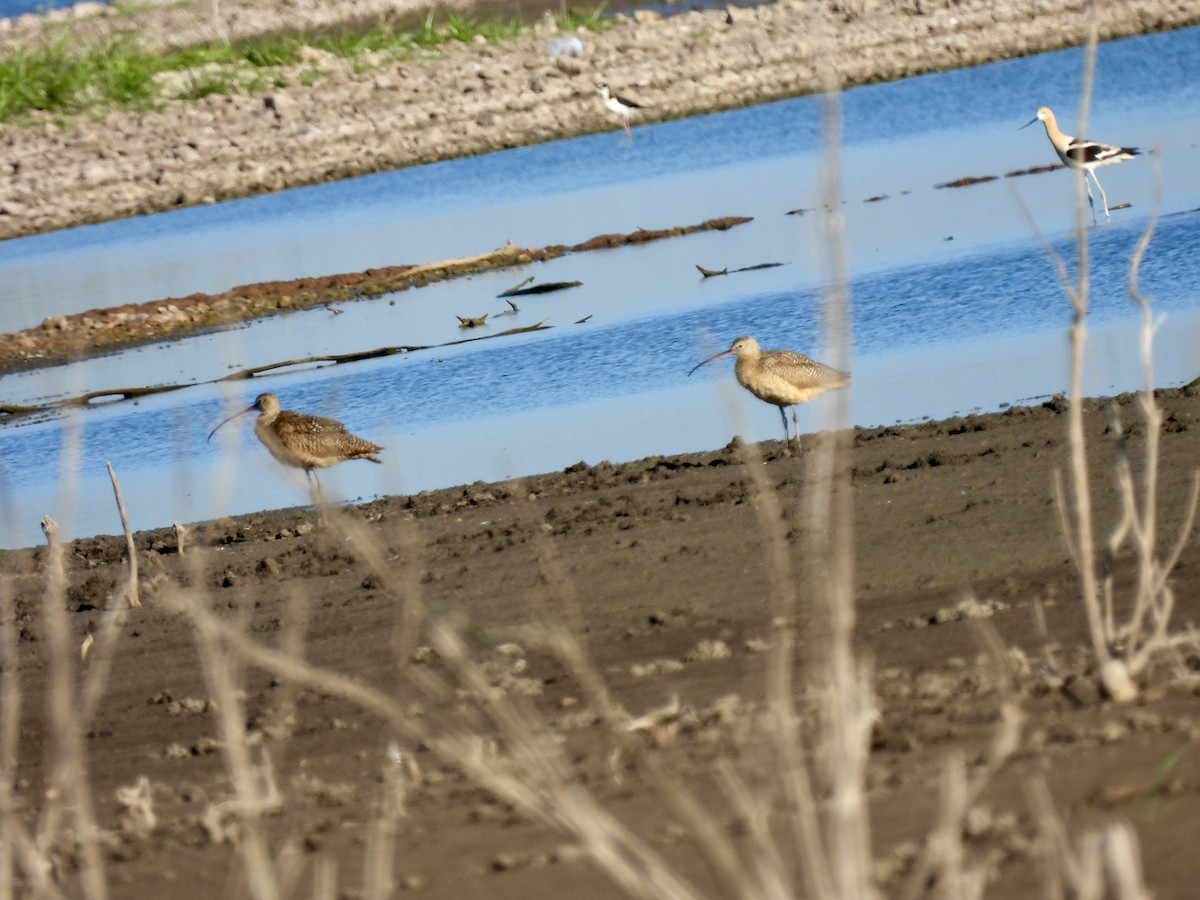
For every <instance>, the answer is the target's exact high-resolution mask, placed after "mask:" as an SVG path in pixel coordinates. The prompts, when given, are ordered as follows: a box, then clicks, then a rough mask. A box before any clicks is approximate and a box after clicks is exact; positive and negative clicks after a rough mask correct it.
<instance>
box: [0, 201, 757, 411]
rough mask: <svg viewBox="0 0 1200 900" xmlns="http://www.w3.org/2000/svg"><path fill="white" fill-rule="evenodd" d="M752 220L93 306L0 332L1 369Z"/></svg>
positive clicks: (2, 371)
mask: <svg viewBox="0 0 1200 900" xmlns="http://www.w3.org/2000/svg"><path fill="white" fill-rule="evenodd" d="M749 221H751V220H750V219H749V218H747V217H745V216H724V217H722V218H717V219H708V220H706V221H704V222H700V223H698V224H695V225H680V226H677V227H675V228H669V229H645V228H643V229H639V230H637V231H634V232H630V233H629V234H600V235H596V236H595V237H593V238H590V239H588V240H586V241H582V242H580V243H578V244H572V245H567V244H551V245H549V246H546V247H530V248H526V247H518V246H516V245H515V244H513V243H512V242H511V241H510V242H509V244H508V245H507V246H505V247H501V248H500V249H498V250H494V251H492V252H490V253H483V254H480V255H478V256H472V257H465V258H462V259H450V260H442V261H440V262H431V263H423V264H421V265H405V266H385V267H382V268H378V269H367V270H366V271H364V272H349V273H344V274H337V275H325V276H321V277H313V278H295V279H291V280H288V281H268V282H260V283H257V284H248V285H238V286H237V287H233V288H230V289H229V290H227V291H222V292H221V293H220V294H202V293H197V294H190V295H188V296H187V297H182V298H175V297H168V298H165V299H162V300H151V301H148V302H146V303H138V304H132V303H130V304H125V305H124V306H117V307H111V308H108V309H92V310H87V311H86V312H81V313H75V314H73V315H70V316H50V317H49V318H47V319H45V320H44V321H43V322H42V324H41V325H39V326H37V327H36V328H27V329H25V330H23V331H18V332H14V333H10V334H0V375H4V374H6V373H9V372H18V371H23V370H26V369H33V368H38V367H41V366H54V365H63V364H65V363H69V362H71V361H72V360H76V359H82V358H85V357H91V356H97V355H102V354H104V353H112V352H115V351H117V350H124V349H128V348H130V347H137V346H142V345H145V344H152V343H157V342H159V341H167V340H173V339H177V338H182V337H189V336H191V335H196V334H205V333H208V332H212V331H217V330H219V329H221V328H225V327H229V326H231V325H234V324H237V323H241V322H248V321H251V320H253V319H261V318H265V317H267V316H272V315H279V314H288V313H291V312H295V311H298V310H303V309H313V308H314V307H317V306H327V307H329V306H331V305H333V304H340V303H344V302H347V301H350V300H363V299H370V298H373V297H381V296H383V295H384V294H391V293H398V292H400V291H407V290H409V289H410V288H418V287H422V286H424V285H427V284H433V283H435V282H438V281H445V280H447V279H450V278H459V277H462V276H464V275H469V274H472V273H474V272H484V271H489V270H493V269H504V268H517V267H520V266H525V265H528V264H529V263H533V262H544V261H546V260H549V259H556V258H558V257H560V256H564V255H566V254H568V253H586V252H588V251H591V250H604V249H609V248H612V247H619V246H623V245H626V244H643V243H647V242H650V241H659V240H664V239H666V238H672V237H680V236H682V235H686V234H694V233H695V232H697V231H727V230H729V229H730V228H734V227H736V226H737V225H742V224H745V223H746V222H749ZM485 318H486V317H485ZM479 324H482V323H479ZM518 330H525V329H518ZM493 336H499V335H493ZM387 349H389V350H392V351H394V352H402V351H407V350H423V349H427V348H426V347H424V346H416V345H414V346H405V347H394V348H387ZM365 352H367V353H369V352H372V351H365ZM375 355H383V354H382V353H375ZM30 411H32V409H29V408H23V407H13V406H5V405H4V404H0V414H4V413H8V414H9V415H16V414H20V413H23V412H30Z"/></svg>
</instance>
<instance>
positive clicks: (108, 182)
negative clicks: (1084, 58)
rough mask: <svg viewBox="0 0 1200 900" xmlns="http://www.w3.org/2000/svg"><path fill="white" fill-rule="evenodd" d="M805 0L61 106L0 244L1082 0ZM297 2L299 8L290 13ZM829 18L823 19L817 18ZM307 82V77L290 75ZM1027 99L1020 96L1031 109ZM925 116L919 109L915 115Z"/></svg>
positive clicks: (682, 107) (882, 63) (1134, 22)
mask: <svg viewBox="0 0 1200 900" xmlns="http://www.w3.org/2000/svg"><path fill="white" fill-rule="evenodd" d="M312 6H313V9H312V10H311V11H305V12H303V13H302V15H303V16H304V17H305V18H303V19H301V18H298V16H299V15H301V13H297V12H296V10H297V7H296V6H295V4H293V3H291V2H290V0H289V2H283V0H279V2H275V3H272V4H257V3H253V2H250V0H239V2H229V0H227V2H225V3H223V4H222V5H221V10H222V19H223V29H224V31H225V33H226V34H228V35H230V36H237V35H239V34H248V33H262V32H266V31H272V30H277V29H280V28H286V27H294V26H295V25H296V24H309V25H316V24H328V23H329V22H330V21H336V20H338V19H359V20H361V19H364V18H370V17H372V16H377V15H380V14H384V13H385V12H386V11H387V10H389V9H392V8H393V6H392V5H391V4H384V3H379V2H374V0H372V2H366V0H360V2H342V3H335V4H324V3H321V4H312ZM810 7H811V4H808V3H805V2H803V0H781V2H777V3H774V4H771V5H768V6H763V7H759V8H757V9H753V10H739V9H731V10H730V11H729V12H726V11H709V12H689V13H686V14H682V15H678V16H672V17H669V18H666V19H658V18H655V17H652V16H644V15H642V16H638V17H637V20H636V21H635V20H634V19H631V18H625V19H623V20H622V21H621V24H620V25H619V26H618V27H616V28H613V29H611V30H609V31H607V32H605V33H603V34H591V33H583V34H581V35H580V36H581V38H582V39H583V42H584V47H585V49H584V53H583V54H582V55H581V56H579V57H569V58H557V59H552V58H550V56H549V55H548V54H547V52H546V45H547V40H548V38H549V37H550V36H551V35H550V33H549V32H547V31H545V30H541V31H538V32H537V33H535V34H532V35H530V36H528V37H525V38H522V39H518V40H514V41H511V42H507V43H504V44H502V45H498V46H491V45H488V44H486V43H484V44H476V45H470V46H468V45H461V44H460V45H455V46H451V47H448V48H446V49H445V50H444V51H442V52H439V53H438V55H437V56H436V57H433V58H430V59H425V60H419V61H411V62H403V63H389V64H386V65H383V66H381V67H380V68H378V69H375V70H373V71H369V72H363V73H355V72H353V71H352V70H351V68H350V66H349V64H348V63H346V62H345V61H341V60H338V59H336V58H333V57H326V56H321V55H317V54H313V55H312V56H311V57H310V58H309V59H308V60H306V62H305V63H304V64H303V65H301V66H297V67H295V68H293V69H290V70H287V71H283V72H281V73H279V74H280V77H281V79H282V80H283V82H284V83H286V85H287V86H286V87H283V88H280V89H278V90H271V91H270V92H269V93H257V94H245V95H235V96H210V97H207V98H204V99H202V100H199V101H195V102H188V103H178V104H176V105H173V106H171V107H170V108H168V109H166V110H164V111H162V112H158V113H153V114H133V113H126V112H113V113H110V114H109V115H107V116H106V117H104V118H103V119H102V120H99V121H92V120H91V119H90V118H89V117H88V116H78V117H75V118H74V119H71V120H69V121H67V122H65V123H63V126H60V124H59V123H58V119H57V117H46V121H45V123H44V124H43V125H41V126H37V127H18V126H15V125H6V126H3V128H2V129H0V146H2V147H3V148H4V162H5V165H4V166H3V171H2V172H0V238H8V237H13V236H17V235H23V234H31V233H34V232H40V231H47V230H51V229H55V228H63V227H67V226H71V225H79V224H83V223H88V222H97V221H102V220H106V219H113V218H120V217H124V216H129V215H135V214H140V213H149V212H156V211H161V210H165V209H172V208H175V207H179V206H188V205H193V204H198V203H210V202H213V201H216V200H222V199H227V198H231V197H241V196H246V195H250V194H257V193H263V192H269V191H275V190H280V189H282V188H286V187H292V186H296V185H302V184H310V183H315V182H322V181H329V180H333V179H338V178H344V177H348V176H352V175H359V174H364V173H368V172H378V171H383V170H388V169H393V168H396V167H400V166H407V165H413V164H415V163H421V162H428V161H431V160H437V159H447V158H452V157H456V156H462V155H468V154H475V153H484V152H487V151H491V150H496V149H500V148H505V147H515V146H520V145H524V144H530V143H536V142H539V141H545V140H550V139H553V138H559V137H564V136H568V135H573V134H580V133H586V132H589V131H595V130H598V129H604V128H611V127H613V123H612V122H611V121H609V120H608V119H606V118H605V113H604V111H603V110H602V108H601V107H600V105H599V103H598V101H597V99H596V97H595V95H594V93H593V90H592V86H593V83H594V81H595V80H596V78H597V77H604V78H605V79H606V80H608V81H609V82H611V83H612V84H614V85H615V86H619V87H620V89H621V90H625V91H628V92H636V94H637V96H638V97H639V99H641V100H642V101H644V102H645V103H647V104H649V105H650V106H651V107H652V109H651V110H650V111H649V113H648V114H647V116H646V117H645V118H647V119H663V118H676V117H682V116H688V115H693V114H696V113H700V112H707V111H712V110H719V109H728V108H736V107H740V106H745V105H747V104H752V103H760V102H763V101H765V100H770V99H775V98H780V97H786V96H793V95H797V94H802V93H805V92H810V91H813V90H816V89H817V88H818V86H819V79H818V74H817V72H816V65H817V62H818V59H819V58H820V57H821V54H823V53H826V52H827V50H828V47H829V46H830V40H827V39H821V38H820V37H819V35H820V33H821V29H822V28H823V27H825V26H824V25H821V24H818V23H819V22H824V23H828V27H829V29H830V30H831V31H833V32H835V33H836V38H835V39H833V41H832V45H833V56H832V58H831V60H830V61H831V62H832V64H833V67H834V69H835V70H836V72H837V75H838V78H839V79H840V81H841V83H842V84H843V85H850V84H858V83H863V82H867V81H875V80H881V79H893V78H901V77H904V76H908V75H913V74H917V73H920V72H929V71H933V70H938V69H945V68H954V67H958V66H965V65H973V64H977V63H981V62H984V61H987V60H994V59H1000V58H1006V57H1012V56H1017V55H1022V54H1028V53H1034V52H1039V51H1044V50H1050V49H1054V48H1058V47H1062V46H1065V45H1070V44H1077V43H1081V42H1083V41H1084V40H1085V38H1086V35H1087V32H1088V26H1089V22H1090V17H1089V9H1090V7H1091V4H1088V3H1085V2H1083V0H1013V2H1006V3H979V2H971V3H960V2H954V0H901V2H886V3H866V2H864V3H850V4H847V3H829V4H828V6H827V8H825V9H824V10H823V11H822V12H823V15H822V17H821V18H820V19H818V18H817V17H815V16H814V15H813V13H812V12H811V10H810ZM301 9H302V10H307V9H308V8H307V7H302V8H301ZM208 10H209V4H207V3H199V2H193V3H185V4H179V5H173V6H172V5H165V4H164V5H162V6H152V7H149V8H147V9H145V10H141V11H138V12H135V13H133V14H132V15H126V16H124V17H106V16H101V17H99V18H93V19H91V20H85V21H83V22H75V23H74V24H73V25H71V26H70V27H73V28H76V29H79V30H80V31H81V33H82V34H85V35H93V36H94V35H95V34H96V33H98V32H102V31H105V30H112V29H116V28H119V27H124V25H126V24H129V23H130V22H131V23H132V26H133V27H134V28H135V29H136V31H137V33H138V35H139V37H140V39H142V40H145V41H148V42H151V43H155V42H158V43H167V42H171V41H174V42H181V41H188V40H193V39H196V38H199V37H201V36H203V35H205V34H206V33H209V34H211V29H209V28H208V27H207V26H206V24H205V23H206V22H207V16H208ZM831 10H836V11H831ZM1096 15H1097V17H1098V26H1099V34H1100V37H1101V38H1111V37H1117V36H1121V35H1129V34H1137V33H1143V32H1147V31H1154V30H1164V29H1171V28H1177V27H1181V26H1184V25H1188V24H1194V23H1196V22H1198V21H1200V6H1197V5H1196V4H1195V3H1189V2H1185V0H1174V2H1172V0H1134V2H1123V3H1119V4H1117V3H1109V4H1096ZM62 27H65V26H63V25H62V24H54V25H47V24H41V25H40V26H39V25H38V24H37V23H36V22H34V21H33V20H32V19H30V20H29V21H28V22H25V21H24V20H21V21H20V22H18V27H11V23H10V28H9V29H8V31H7V33H0V47H2V46H5V45H8V46H12V45H13V44H15V43H17V42H24V43H28V42H30V41H32V40H36V39H38V38H39V37H47V36H53V35H56V34H57V33H58V32H59V30H61V28H62ZM312 71H320V72H321V73H323V74H322V75H321V77H319V78H318V79H317V80H316V82H315V83H313V84H312V85H311V86H306V85H305V84H303V83H302V78H303V76H304V75H305V74H306V73H309V72H312ZM1036 103H1037V98H1032V97H1031V98H1030V107H1031V108H1033V107H1034V106H1036ZM930 114H931V115H933V114H936V111H934V110H931V111H930Z"/></svg>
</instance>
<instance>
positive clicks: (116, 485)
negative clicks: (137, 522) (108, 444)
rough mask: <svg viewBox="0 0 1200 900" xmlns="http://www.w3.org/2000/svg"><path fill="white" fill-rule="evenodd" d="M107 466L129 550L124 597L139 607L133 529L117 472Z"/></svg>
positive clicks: (109, 465)
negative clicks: (127, 575) (127, 574)
mask: <svg viewBox="0 0 1200 900" xmlns="http://www.w3.org/2000/svg"><path fill="white" fill-rule="evenodd" d="M105 465H107V466H108V477H109V479H111V481H112V486H113V495H114V496H115V497H116V498H117V512H118V513H120V515H121V527H122V528H123V529H124V530H125V548H126V549H127V550H128V551H129V586H128V588H127V589H126V598H127V599H128V600H129V605H130V606H132V607H135V608H137V607H140V606H141V605H142V601H141V600H139V599H138V564H137V546H136V545H135V544H134V543H133V531H132V530H131V529H130V528H129V516H128V515H126V513H125V501H124V500H123V499H122V498H121V483H120V482H119V481H117V473H116V472H114V471H113V467H112V463H105Z"/></svg>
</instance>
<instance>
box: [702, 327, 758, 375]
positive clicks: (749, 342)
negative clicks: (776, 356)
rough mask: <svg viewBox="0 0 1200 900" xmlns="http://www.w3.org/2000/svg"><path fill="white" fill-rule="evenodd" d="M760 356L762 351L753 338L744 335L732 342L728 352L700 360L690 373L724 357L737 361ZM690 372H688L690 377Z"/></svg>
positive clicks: (723, 351)
mask: <svg viewBox="0 0 1200 900" xmlns="http://www.w3.org/2000/svg"><path fill="white" fill-rule="evenodd" d="M761 355H762V350H761V349H760V348H759V346H758V341H756V340H755V339H754V338H752V337H750V336H748V335H745V336H743V337H740V338H737V339H736V340H734V342H733V344H732V345H731V346H730V347H729V349H728V350H722V351H721V352H720V353H714V354H713V355H712V356H710V357H709V358H708V359H705V360H701V361H700V362H698V363H696V365H694V366H693V367H692V372H695V371H696V370H697V369H698V368H700V367H701V366H704V365H707V364H708V363H710V362H712V361H713V360H716V359H723V358H725V357H726V356H736V357H737V358H738V359H757V358H758V357H759V356H761ZM692 372H688V375H691V374H692Z"/></svg>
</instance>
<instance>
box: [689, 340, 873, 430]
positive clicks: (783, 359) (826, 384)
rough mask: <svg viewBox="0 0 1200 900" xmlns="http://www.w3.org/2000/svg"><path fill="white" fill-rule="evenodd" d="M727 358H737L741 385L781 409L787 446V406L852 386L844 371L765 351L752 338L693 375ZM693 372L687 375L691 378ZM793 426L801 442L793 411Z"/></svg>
mask: <svg viewBox="0 0 1200 900" xmlns="http://www.w3.org/2000/svg"><path fill="white" fill-rule="evenodd" d="M725 356H736V357H737V365H736V366H734V369H733V372H734V374H735V375H736V376H737V380H738V384H740V385H741V386H742V387H744V388H745V389H746V390H748V391H749V392H750V393H752V394H753V395H754V396H755V397H757V398H758V399H759V400H763V401H765V402H767V403H773V404H774V405H775V406H778V407H779V415H780V417H781V418H782V419H783V440H784V443H787V441H788V423H787V413H786V412H785V411H784V410H785V409H786V408H787V407H789V406H791V407H795V405H796V404H797V403H807V402H808V401H809V400H811V399H812V398H813V397H816V396H819V395H820V394H823V393H825V392H826V391H832V390H836V389H837V388H844V387H845V386H846V385H847V384H849V383H850V376H849V375H847V374H846V373H845V372H839V371H838V370H837V369H833V368H830V367H829V366H827V365H825V364H824V363H819V362H817V361H816V360H815V359H810V358H809V357H807V356H805V355H804V354H803V353H796V352H794V351H792V350H763V349H762V348H760V347H759V346H758V341H756V340H755V339H754V338H752V337H740V338H738V339H737V340H735V341H734V342H733V345H732V346H731V347H730V348H729V349H728V350H725V351H723V352H721V353H716V354H713V355H712V356H710V357H709V358H708V359H706V360H704V361H703V362H700V363H697V364H696V365H695V366H694V367H693V368H692V372H695V371H696V369H698V368H700V367H701V366H703V365H705V364H706V363H710V362H712V361H713V360H714V359H721V358H722V357H725ZM692 372H688V375H691V374H692ZM792 423H793V424H794V425H795V426H796V438H797V440H798V439H799V437H800V422H799V419H798V418H797V416H796V410H795V409H794V408H793V409H792Z"/></svg>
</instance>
